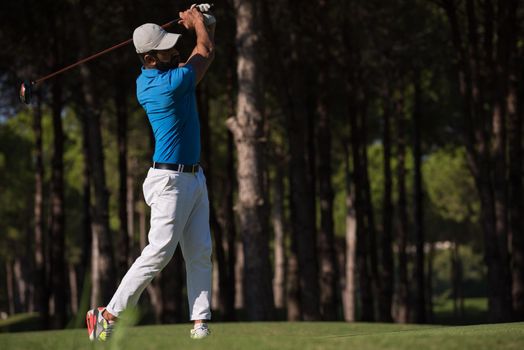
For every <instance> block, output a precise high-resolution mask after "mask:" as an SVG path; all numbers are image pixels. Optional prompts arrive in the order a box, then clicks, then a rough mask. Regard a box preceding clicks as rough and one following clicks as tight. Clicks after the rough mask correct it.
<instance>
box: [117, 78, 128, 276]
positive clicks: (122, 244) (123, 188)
mask: <svg viewBox="0 0 524 350" xmlns="http://www.w3.org/2000/svg"><path fill="white" fill-rule="evenodd" d="M115 72H119V73H120V74H119V73H117V74H115V77H114V81H115V109H116V125H117V144H118V219H119V223H120V226H119V230H118V242H119V245H118V246H119V249H118V250H117V252H118V270H119V271H118V275H119V276H124V274H125V273H126V271H127V269H128V267H129V260H130V250H129V249H130V240H129V232H128V230H129V227H128V217H127V216H128V206H129V203H128V201H127V199H128V189H127V186H128V175H127V174H128V171H127V119H128V113H127V101H126V98H127V89H126V82H125V81H124V80H122V75H123V74H121V73H122V70H117V71H115Z"/></svg>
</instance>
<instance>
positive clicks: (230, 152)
mask: <svg viewBox="0 0 524 350" xmlns="http://www.w3.org/2000/svg"><path fill="white" fill-rule="evenodd" d="M231 51H233V52H232V53H231V55H230V56H231V57H233V56H234V55H236V52H235V51H234V47H233V48H232V49H231ZM233 67H234V64H233V63H230V65H228V73H227V95H228V96H229V98H228V107H227V109H228V116H233V115H235V105H234V101H235V96H234V94H235V91H234V89H233V85H234V82H235V78H236V74H235V70H234V68H233ZM226 172H227V176H226V182H225V185H224V192H225V195H224V199H223V200H224V201H223V204H224V207H223V217H224V231H225V232H226V241H225V250H226V252H227V275H228V283H229V286H228V288H227V289H228V290H229V291H230V293H229V294H228V295H226V297H227V300H226V310H225V313H224V321H235V320H236V311H235V294H236V289H235V288H236V273H235V264H236V251H237V250H236V241H237V238H236V226H235V213H234V205H235V202H234V193H235V187H236V186H235V142H234V140H233V134H232V133H231V131H229V130H228V131H227V157H226Z"/></svg>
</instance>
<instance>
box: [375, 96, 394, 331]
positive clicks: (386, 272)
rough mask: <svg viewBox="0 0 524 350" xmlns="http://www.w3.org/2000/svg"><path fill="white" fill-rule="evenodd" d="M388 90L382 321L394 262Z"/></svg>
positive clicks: (390, 300) (390, 293)
mask: <svg viewBox="0 0 524 350" xmlns="http://www.w3.org/2000/svg"><path fill="white" fill-rule="evenodd" d="M390 98H391V97H390V92H389V89H387V88H386V91H385V96H384V107H383V108H384V114H383V116H382V117H383V121H384V126H383V128H384V129H383V130H382V132H383V137H382V139H383V142H384V143H383V144H384V201H383V209H382V242H381V253H382V264H381V267H382V268H381V270H382V274H381V280H382V288H381V295H380V301H379V316H380V320H381V321H383V322H391V321H393V318H392V316H391V307H392V304H393V291H394V284H393V274H394V268H395V263H394V260H393V199H392V192H393V190H392V188H393V176H392V171H391V107H390Z"/></svg>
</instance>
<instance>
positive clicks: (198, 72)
mask: <svg viewBox="0 0 524 350" xmlns="http://www.w3.org/2000/svg"><path fill="white" fill-rule="evenodd" d="M180 18H181V19H182V20H181V22H180V23H181V24H182V25H184V26H185V27H186V28H187V29H194V30H195V33H196V37H197V38H196V46H195V48H194V49H193V52H191V55H190V56H189V58H188V60H187V61H186V63H184V65H186V64H191V66H193V69H194V71H195V83H196V84H198V83H199V82H200V80H202V78H203V77H204V74H205V73H206V71H207V69H208V68H209V66H210V65H211V62H212V61H213V59H214V58H215V44H214V37H215V24H212V25H211V26H210V27H208V28H207V27H206V26H205V24H204V16H203V15H202V13H200V12H199V11H198V10H197V9H194V8H193V9H190V10H187V11H184V12H182V13H180Z"/></svg>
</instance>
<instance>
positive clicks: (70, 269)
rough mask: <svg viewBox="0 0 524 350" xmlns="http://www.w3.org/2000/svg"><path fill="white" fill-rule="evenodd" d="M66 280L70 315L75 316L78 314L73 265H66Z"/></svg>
mask: <svg viewBox="0 0 524 350" xmlns="http://www.w3.org/2000/svg"><path fill="white" fill-rule="evenodd" d="M67 272H68V280H69V300H70V304H69V305H70V307H71V313H72V314H73V315H76V314H77V313H78V305H79V304H78V301H79V299H78V279H77V276H76V269H75V265H73V264H71V263H69V264H67Z"/></svg>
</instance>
